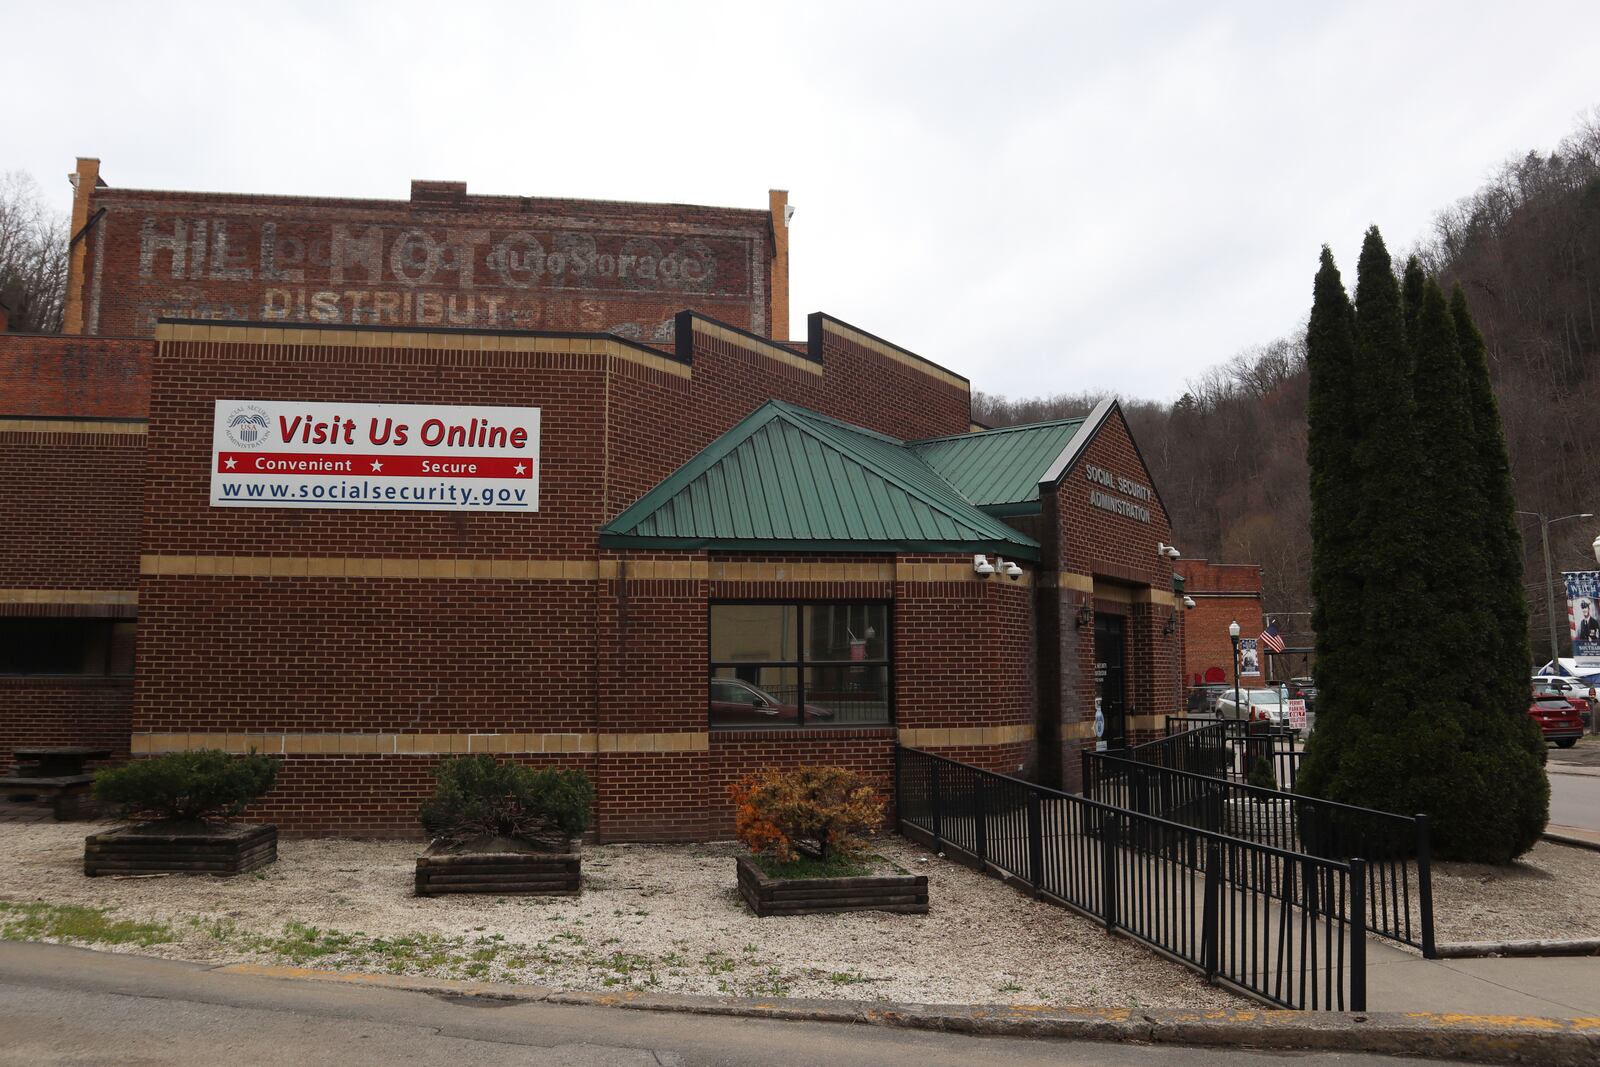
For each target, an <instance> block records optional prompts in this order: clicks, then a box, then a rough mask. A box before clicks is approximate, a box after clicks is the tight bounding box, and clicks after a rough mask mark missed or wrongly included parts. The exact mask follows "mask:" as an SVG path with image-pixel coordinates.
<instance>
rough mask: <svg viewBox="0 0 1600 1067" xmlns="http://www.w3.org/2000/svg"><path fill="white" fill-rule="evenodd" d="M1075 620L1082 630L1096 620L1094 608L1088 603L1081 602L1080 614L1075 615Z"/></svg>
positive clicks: (1079, 606)
mask: <svg viewBox="0 0 1600 1067" xmlns="http://www.w3.org/2000/svg"><path fill="white" fill-rule="evenodd" d="M1073 621H1075V622H1076V623H1077V624H1078V628H1079V629H1080V630H1081V629H1082V628H1083V627H1085V626H1088V625H1089V624H1090V623H1091V622H1094V609H1093V608H1091V607H1090V606H1089V605H1088V604H1079V605H1078V614H1077V615H1076V616H1075V617H1074V620H1073Z"/></svg>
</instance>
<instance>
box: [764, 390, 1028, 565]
mask: <svg viewBox="0 0 1600 1067" xmlns="http://www.w3.org/2000/svg"><path fill="white" fill-rule="evenodd" d="M768 403H770V404H774V405H776V406H777V407H778V408H779V409H780V411H781V412H782V413H783V414H784V415H786V416H789V417H790V421H791V423H792V424H798V423H803V422H808V421H815V422H820V423H822V424H823V425H824V426H826V427H827V428H829V429H838V430H843V431H845V432H848V433H854V434H857V435H859V436H862V437H865V438H867V439H868V440H874V441H877V442H879V443H880V444H887V445H891V446H893V447H894V448H896V449H898V450H899V451H900V452H901V453H902V454H903V455H904V456H905V458H906V459H907V460H908V461H910V462H912V463H915V464H916V465H917V467H918V468H920V469H921V470H923V471H926V472H927V473H928V476H929V477H931V478H932V479H934V480H935V481H936V482H938V483H939V484H940V485H942V486H944V487H945V488H946V489H948V490H949V491H950V492H951V493H952V494H953V495H954V496H955V498H956V499H957V500H959V501H960V502H961V503H962V504H964V505H966V506H967V507H968V508H971V509H972V510H973V511H974V512H976V513H977V514H979V515H981V516H983V517H984V518H985V519H987V520H994V516H993V515H990V514H989V513H988V512H986V511H984V510H983V509H982V508H980V507H978V505H976V504H974V503H973V502H972V501H970V500H968V499H967V496H966V494H965V493H963V492H962V491H961V490H959V489H957V488H956V487H955V486H954V485H952V484H950V481H949V479H947V478H945V476H944V475H942V474H940V473H939V472H938V471H937V470H935V469H934V467H933V465H932V464H930V463H929V462H928V461H927V460H925V459H923V458H922V457H921V456H919V455H917V453H916V450H915V449H913V448H911V447H910V445H909V444H908V443H907V442H905V441H901V440H898V439H897V438H893V437H890V436H888V435H887V434H880V433H878V432H877V431H875V430H868V429H867V428H866V427H864V426H861V427H858V426H852V425H851V424H850V423H847V422H842V421H840V420H838V419H834V418H830V417H829V416H827V415H822V414H820V413H818V412H813V411H811V410H809V409H808V408H802V407H799V406H798V405H793V404H787V403H784V402H783V401H780V400H773V401H768ZM806 416H811V418H809V419H808V418H807V417H806ZM800 428H801V429H802V430H804V431H808V432H811V433H812V434H815V433H816V432H817V428H816V427H806V426H801V427H800ZM832 443H833V445H834V447H836V448H839V447H842V446H841V445H840V444H839V442H836V441H835V442H832ZM847 458H849V459H851V460H852V461H853V462H854V463H855V464H856V465H857V466H859V467H863V468H866V469H867V470H870V471H872V472H873V473H875V474H876V475H877V476H878V477H880V478H883V479H884V480H885V481H888V482H890V483H892V484H894V485H897V486H899V487H900V489H901V491H902V492H904V493H906V494H908V495H910V496H913V497H915V498H916V499H918V500H920V501H922V503H924V504H926V505H927V506H928V507H930V508H933V509H934V510H935V511H937V512H939V513H940V514H941V515H944V516H945V517H946V518H948V519H950V520H952V521H955V522H969V523H970V521H971V520H970V519H967V518H963V517H962V516H960V515H959V514H957V513H955V512H953V511H952V510H951V509H950V507H949V504H948V502H946V501H941V500H938V499H936V498H934V497H932V496H931V495H930V494H928V493H927V492H926V491H924V490H923V489H922V487H920V486H917V485H912V484H908V483H907V482H906V480H905V479H904V478H903V477H898V476H896V475H895V473H894V472H893V471H887V470H884V469H883V468H882V467H880V466H879V465H878V464H876V463H872V462H870V461H865V460H864V459H863V458H862V457H860V456H855V455H852V456H849V457H847ZM994 521H998V520H994ZM1001 525H1004V524H1003V523H1002V524H1001ZM1017 533H1018V534H1019V535H1020V534H1021V531H1020V530H1019V531H1017ZM1024 536H1025V535H1024ZM1030 540H1031V538H1030Z"/></svg>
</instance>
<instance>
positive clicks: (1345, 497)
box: [1297, 245, 1362, 792]
mask: <svg viewBox="0 0 1600 1067" xmlns="http://www.w3.org/2000/svg"><path fill="white" fill-rule="evenodd" d="M1355 348H1356V341H1355V309H1354V308H1353V307H1351V305H1350V298H1349V296H1348V295H1346V293H1345V290H1344V282H1343V280H1342V279H1341V278H1340V277H1339V268H1338V267H1337V266H1335V265H1334V262H1333V253H1332V252H1331V251H1330V250H1329V249H1328V247H1327V246H1326V245H1324V246H1323V248H1322V262H1321V265H1320V267H1319V268H1318V270H1317V279H1316V282H1315V284H1314V285H1313V288H1312V302H1311V321H1310V323H1308V324H1307V326H1306V371H1307V374H1308V376H1309V379H1310V380H1309V383H1308V393H1307V412H1306V413H1307V423H1308V426H1307V434H1306V460H1307V464H1308V466H1309V467H1310V468H1311V539H1312V546H1313V551H1312V555H1311V596H1312V605H1313V610H1314V612H1315V614H1314V615H1313V616H1312V626H1313V628H1314V629H1315V630H1316V634H1317V685H1318V690H1317V724H1318V728H1317V736H1318V737H1321V736H1323V735H1324V734H1325V733H1326V732H1327V731H1328V730H1330V729H1334V728H1335V724H1337V723H1338V722H1340V721H1342V720H1345V719H1350V718H1353V717H1355V716H1356V715H1357V714H1358V713H1359V710H1358V709H1359V703H1360V700H1361V698H1362V694H1361V687H1360V684H1359V683H1360V675H1361V667H1360V663H1361V648H1360V644H1361V571H1360V569H1359V567H1357V566H1356V552H1355V550H1354V544H1353V539H1352V533H1353V527H1352V523H1351V519H1352V518H1353V517H1354V515H1355V513H1356V508H1357V505H1358V503H1359V501H1360V499H1361V487H1360V478H1359V476H1358V474H1357V471H1356V467H1355V443H1356V431H1357V429H1358V424H1357V423H1356V421H1355V420H1354V419H1352V418H1350V412H1349V399H1350V397H1349V387H1350V382H1351V381H1352V379H1353V378H1354V376H1355ZM1352 683H1354V684H1352ZM1322 751H1326V752H1327V753H1328V754H1329V756H1330V760H1321V759H1317V758H1313V757H1311V756H1309V755H1308V756H1307V758H1306V760H1305V763H1304V766H1303V767H1302V768H1301V769H1300V771H1299V772H1298V776H1297V777H1298V781H1299V782H1300V783H1301V788H1302V789H1306V788H1307V787H1308V785H1314V784H1320V783H1321V782H1322V781H1324V780H1326V779H1327V778H1328V777H1329V776H1330V775H1331V774H1332V772H1333V771H1334V770H1335V769H1336V767H1337V749H1336V747H1334V748H1328V749H1325V750H1319V752H1318V755H1319V756H1320V755H1321V754H1322ZM1308 776H1309V778H1308ZM1308 791H1311V792H1319V791H1320V790H1318V789H1314V788H1313V789H1309V790H1308Z"/></svg>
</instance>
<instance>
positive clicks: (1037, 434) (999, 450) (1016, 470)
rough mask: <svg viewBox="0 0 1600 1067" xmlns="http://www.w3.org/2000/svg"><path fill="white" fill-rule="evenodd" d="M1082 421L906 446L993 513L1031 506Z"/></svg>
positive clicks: (1004, 429) (980, 505)
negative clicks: (1040, 482) (1046, 473)
mask: <svg viewBox="0 0 1600 1067" xmlns="http://www.w3.org/2000/svg"><path fill="white" fill-rule="evenodd" d="M1083 423H1084V420H1083V419H1081V418H1080V419H1059V420H1057V421H1055V422H1035V423H1031V424H1029V425H1026V426H1005V427H1002V428H1000V429H998V430H983V431H981V432H979V433H963V434H957V435H956V436H954V437H935V438H931V439H929V440H926V441H912V442H911V443H910V447H911V448H912V449H913V450H915V452H916V454H917V455H918V456H919V457H921V459H922V460H923V462H925V463H927V464H928V466H930V467H932V468H933V469H934V470H935V471H937V472H938V473H939V474H940V476H941V477H943V478H944V480H945V481H947V482H949V483H950V484H951V485H952V486H953V487H954V488H955V490H956V492H958V493H960V494H961V495H962V496H963V497H965V498H966V499H967V500H969V501H971V502H972V503H973V504H976V505H977V506H978V507H980V508H985V509H994V510H995V511H996V512H997V513H1004V512H1011V513H1016V512H1018V511H1026V510H1034V509H1036V507H1037V503H1038V500H1039V479H1040V478H1041V477H1043V476H1044V474H1045V472H1046V471H1048V470H1049V469H1050V465H1051V464H1052V463H1053V462H1055V460H1056V457H1058V456H1060V455H1061V453H1062V452H1063V451H1064V450H1065V449H1066V447H1067V442H1068V441H1071V440H1072V436H1073V434H1075V433H1077V432H1078V427H1080V426H1082V425H1083Z"/></svg>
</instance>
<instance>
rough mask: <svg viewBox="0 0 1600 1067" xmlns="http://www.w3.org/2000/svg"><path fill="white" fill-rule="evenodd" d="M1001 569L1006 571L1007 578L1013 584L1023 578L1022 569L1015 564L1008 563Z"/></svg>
mask: <svg viewBox="0 0 1600 1067" xmlns="http://www.w3.org/2000/svg"><path fill="white" fill-rule="evenodd" d="M1000 569H1001V570H1002V571H1004V572H1005V576H1006V577H1007V578H1010V579H1011V580H1012V581H1013V582H1014V581H1016V580H1017V579H1018V578H1021V577H1022V568H1021V567H1019V566H1017V565H1016V564H1015V563H1007V564H1006V565H1005V566H1004V567H1002V568H1000Z"/></svg>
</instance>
